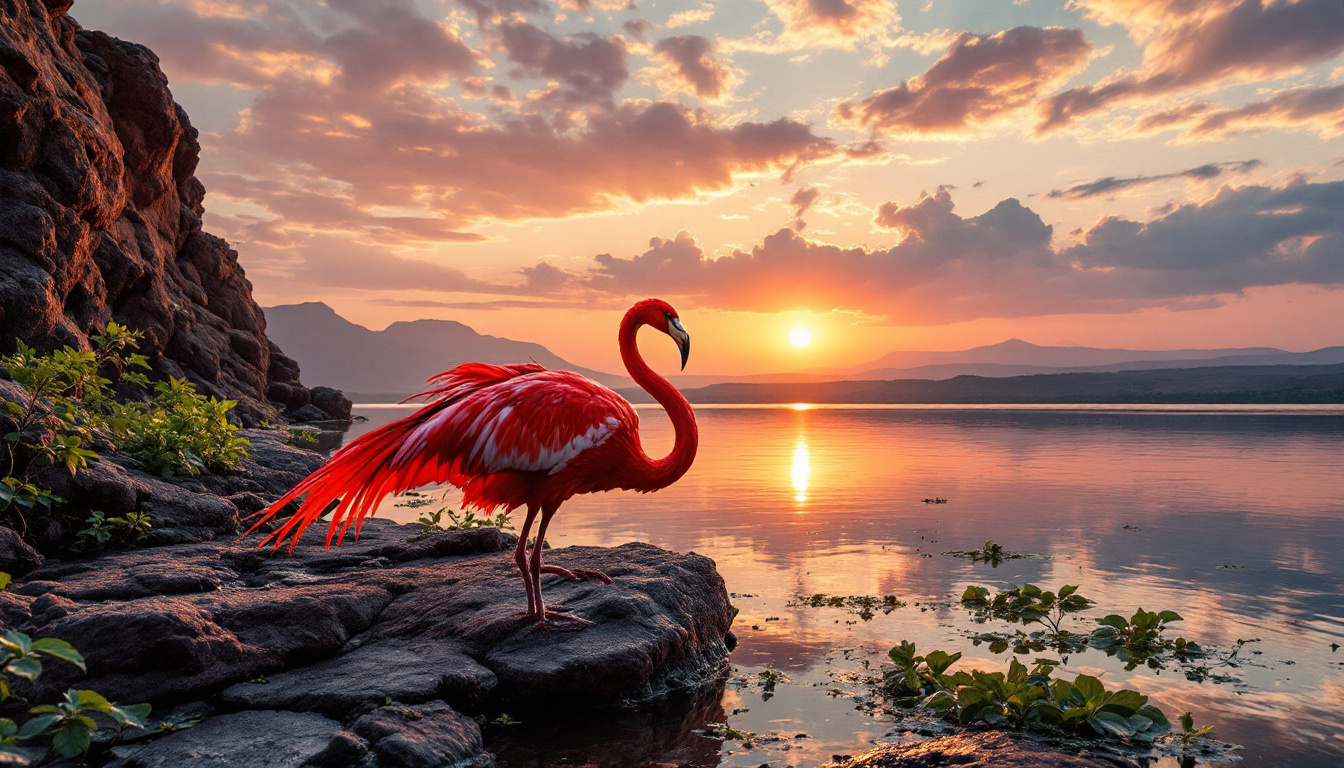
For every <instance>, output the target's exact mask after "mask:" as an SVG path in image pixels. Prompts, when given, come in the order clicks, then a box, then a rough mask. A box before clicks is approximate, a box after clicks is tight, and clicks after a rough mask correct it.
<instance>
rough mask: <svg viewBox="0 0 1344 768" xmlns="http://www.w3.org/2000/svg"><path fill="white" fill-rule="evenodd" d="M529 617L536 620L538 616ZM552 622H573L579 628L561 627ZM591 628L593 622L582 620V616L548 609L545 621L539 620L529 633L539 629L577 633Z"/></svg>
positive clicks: (530, 615)
mask: <svg viewBox="0 0 1344 768" xmlns="http://www.w3.org/2000/svg"><path fill="white" fill-rule="evenodd" d="M528 616H529V617H530V618H534V619H535V618H536V614H528ZM552 621H557V622H558V621H572V622H574V624H575V625H577V626H571V627H566V626H562V625H559V624H552V623H551V622H552ZM591 626H593V622H591V621H589V620H587V619H585V618H582V617H580V616H575V615H574V614H572V613H566V612H565V611H562V610H556V609H553V608H547V609H546V617H545V618H544V619H539V620H537V621H536V623H534V624H533V625H532V627H531V629H529V630H528V631H529V632H535V631H537V630H539V629H546V630H565V631H569V632H577V631H579V630H581V629H583V628H584V627H591Z"/></svg>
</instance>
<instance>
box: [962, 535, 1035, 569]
mask: <svg viewBox="0 0 1344 768" xmlns="http://www.w3.org/2000/svg"><path fill="white" fill-rule="evenodd" d="M943 554H944V555H951V556H953V557H969V558H970V559H972V560H974V561H975V562H977V563H989V564H990V565H992V566H994V567H995V568H997V567H998V566H999V564H1000V563H1002V562H1004V561H1005V560H1021V559H1023V558H1027V557H1040V555H1037V554H1033V553H1031V552H1009V551H1008V550H1006V549H1004V548H1003V545H1002V544H997V543H995V542H994V541H992V540H987V541H985V543H984V545H982V546H981V547H980V548H979V549H961V550H953V551H951V552H944V553H943Z"/></svg>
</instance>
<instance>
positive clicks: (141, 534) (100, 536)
mask: <svg viewBox="0 0 1344 768" xmlns="http://www.w3.org/2000/svg"><path fill="white" fill-rule="evenodd" d="M84 523H85V525H86V526H87V527H86V528H84V529H82V530H80V531H79V533H77V534H75V543H76V544H78V545H79V546H80V547H81V548H83V549H102V548H103V547H106V546H108V545H117V546H123V547H129V546H134V545H136V544H139V543H140V542H141V541H143V540H145V539H146V538H149V536H150V535H151V534H152V533H153V532H154V526H153V524H152V523H151V522H150V518H149V515H148V514H146V513H144V512H131V513H129V514H127V515H125V516H116V517H106V516H105V515H104V514H103V513H102V512H93V513H92V514H90V515H89V517H88V519H86V520H85V521H84Z"/></svg>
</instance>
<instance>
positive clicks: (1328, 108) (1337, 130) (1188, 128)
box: [1137, 85, 1344, 141]
mask: <svg viewBox="0 0 1344 768" xmlns="http://www.w3.org/2000/svg"><path fill="white" fill-rule="evenodd" d="M1171 128H1180V129H1183V130H1184V134H1183V135H1184V137H1185V138H1186V139H1190V140H1195V141H1199V140H1216V139H1223V138H1226V137H1228V136H1232V135H1234V134H1239V133H1258V132H1262V131H1268V130H1273V129H1276V128H1279V129H1304V130H1310V131H1314V132H1316V133H1317V134H1319V135H1320V136H1321V137H1322V138H1327V139H1328V138H1333V137H1335V136H1340V135H1344V85H1335V86H1330V87H1324V88H1294V89H1292V90H1287V91H1280V92H1279V93H1276V94H1274V95H1273V96H1272V97H1270V98H1268V99H1266V100H1264V101H1259V102H1253V103H1251V104H1246V105H1243V106H1240V107H1230V108H1221V109H1220V108H1218V107H1216V106H1214V105H1213V104H1210V103H1208V102H1194V103H1189V104H1182V105H1180V106H1178V107H1175V108H1173V109H1169V110H1163V111H1161V112H1155V113H1153V114H1150V115H1145V116H1144V117H1143V119H1141V120H1140V121H1139V123H1138V125H1137V130H1138V131H1139V132H1141V133H1155V132H1158V131H1162V130H1167V129H1171Z"/></svg>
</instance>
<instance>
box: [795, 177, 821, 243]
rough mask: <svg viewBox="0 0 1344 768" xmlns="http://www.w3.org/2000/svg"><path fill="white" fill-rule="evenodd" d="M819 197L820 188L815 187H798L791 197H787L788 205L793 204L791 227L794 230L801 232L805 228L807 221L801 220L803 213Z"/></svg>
mask: <svg viewBox="0 0 1344 768" xmlns="http://www.w3.org/2000/svg"><path fill="white" fill-rule="evenodd" d="M819 197H821V190H820V189H817V188H816V187H799V188H798V191H797V192H794V193H793V197H791V198H789V205H791V206H793V229H794V231H795V232H802V231H803V230H804V229H806V228H807V222H805V221H803V214H805V213H807V212H808V211H809V210H810V209H811V208H812V206H813V205H814V204H815V203H816V202H817V199H818V198H819Z"/></svg>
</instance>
